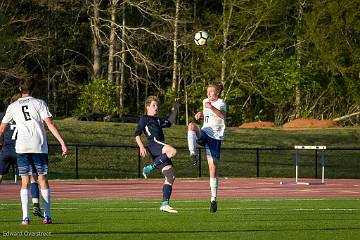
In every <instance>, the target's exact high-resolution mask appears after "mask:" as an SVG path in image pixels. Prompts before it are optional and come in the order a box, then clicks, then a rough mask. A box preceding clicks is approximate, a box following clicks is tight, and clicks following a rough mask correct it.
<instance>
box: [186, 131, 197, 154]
mask: <svg viewBox="0 0 360 240" xmlns="http://www.w3.org/2000/svg"><path fill="white" fill-rule="evenodd" d="M196 139H197V137H196V133H195V131H188V146H189V151H190V153H191V154H193V155H196Z"/></svg>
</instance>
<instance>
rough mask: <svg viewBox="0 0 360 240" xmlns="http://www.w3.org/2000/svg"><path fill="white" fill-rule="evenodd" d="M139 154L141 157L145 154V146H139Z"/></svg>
mask: <svg viewBox="0 0 360 240" xmlns="http://www.w3.org/2000/svg"><path fill="white" fill-rule="evenodd" d="M140 156H141V157H143V158H144V157H146V156H147V151H146V148H145V147H140Z"/></svg>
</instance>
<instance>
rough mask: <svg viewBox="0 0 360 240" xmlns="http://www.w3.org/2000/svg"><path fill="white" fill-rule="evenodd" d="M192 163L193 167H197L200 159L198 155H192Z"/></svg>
mask: <svg viewBox="0 0 360 240" xmlns="http://www.w3.org/2000/svg"><path fill="white" fill-rule="evenodd" d="M190 161H191V164H192V165H194V166H195V165H197V163H198V157H197V155H196V154H190Z"/></svg>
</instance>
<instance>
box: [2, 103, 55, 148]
mask: <svg viewBox="0 0 360 240" xmlns="http://www.w3.org/2000/svg"><path fill="white" fill-rule="evenodd" d="M48 117H52V115H51V113H50V112H49V109H48V107H47V105H46V103H45V102H44V101H43V100H40V99H37V98H33V97H24V98H19V99H18V100H17V101H15V102H13V103H12V104H10V105H9V107H8V108H7V110H6V113H5V116H4V118H3V119H2V122H3V123H9V122H11V121H12V120H14V121H15V122H16V127H17V130H18V135H17V139H16V144H15V150H16V153H48V145H47V138H46V131H45V128H44V122H43V120H44V119H45V118H48Z"/></svg>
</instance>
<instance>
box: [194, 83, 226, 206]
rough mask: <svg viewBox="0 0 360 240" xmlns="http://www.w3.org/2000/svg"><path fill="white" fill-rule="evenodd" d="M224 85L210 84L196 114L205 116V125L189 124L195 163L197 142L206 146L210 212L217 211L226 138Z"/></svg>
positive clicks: (199, 116)
mask: <svg viewBox="0 0 360 240" xmlns="http://www.w3.org/2000/svg"><path fill="white" fill-rule="evenodd" d="M222 90H223V86H222V85H221V84H220V83H213V84H209V85H208V87H207V98H205V99H204V100H203V111H202V112H197V113H196V114H195V119H196V120H199V119H200V118H203V121H204V122H203V126H202V128H201V129H200V127H199V126H198V125H197V124H195V123H190V124H189V125H188V146H189V151H190V158H191V159H192V161H193V164H194V165H196V164H197V161H198V160H197V152H196V143H198V144H199V145H201V146H203V147H205V149H206V157H207V161H208V165H209V175H210V191H211V200H210V202H211V203H210V212H212V213H215V212H216V211H217V199H216V197H217V190H218V187H219V175H218V171H219V170H218V168H219V160H220V147H221V141H223V140H224V130H225V117H226V111H227V110H226V103H225V102H224V100H223V99H220V98H219V97H220V96H221V92H222Z"/></svg>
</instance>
